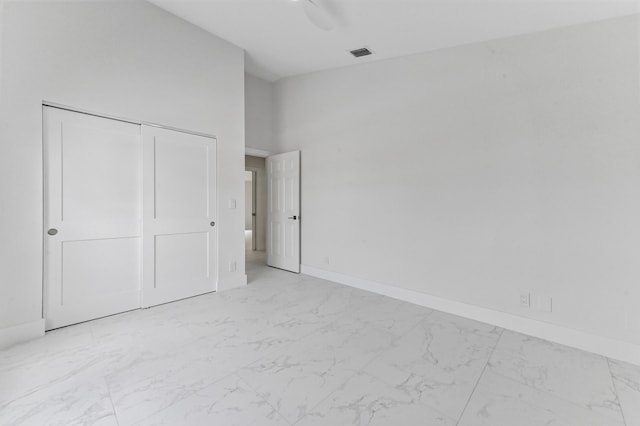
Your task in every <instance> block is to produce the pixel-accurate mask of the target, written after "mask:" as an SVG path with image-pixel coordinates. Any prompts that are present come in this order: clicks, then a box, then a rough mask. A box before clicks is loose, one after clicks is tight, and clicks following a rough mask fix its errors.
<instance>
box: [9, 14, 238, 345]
mask: <svg viewBox="0 0 640 426" xmlns="http://www.w3.org/2000/svg"><path fill="white" fill-rule="evenodd" d="M1 24H2V32H3V33H2V41H3V44H2V52H3V57H2V80H1V81H0V84H1V87H2V97H1V99H0V193H1V194H2V199H3V201H2V204H1V205H0V224H1V225H0V226H1V227H2V229H1V235H2V242H1V243H0V334H1V329H3V328H4V329H7V328H8V327H11V326H18V325H21V324H30V323H32V322H34V321H37V320H38V319H40V318H41V317H42V237H43V233H42V196H43V194H42V148H41V146H42V136H41V135H42V131H41V128H42V123H41V122H42V112H41V104H42V102H43V100H46V101H50V102H56V103H60V104H65V105H69V106H72V107H76V108H81V109H85V110H90V111H95V112H100V113H104V114H110V115H115V116H121V117H126V118H130V119H133V120H140V121H148V122H155V123H161V124H164V125H168V126H173V127H178V128H183V129H190V130H194V131H199V132H203V133H208V134H215V135H217V137H218V165H219V167H218V182H219V185H220V187H219V191H218V194H219V216H218V220H217V222H218V224H219V230H218V232H219V246H220V252H219V265H220V268H219V269H220V270H219V289H224V288H227V287H231V286H236V285H241V284H243V283H245V282H246V276H245V275H244V240H243V236H242V235H243V220H244V217H243V216H244V184H243V182H244V62H243V61H244V55H243V51H242V50H241V49H239V48H237V47H235V46H233V45H231V44H229V43H227V42H225V41H223V40H221V39H219V38H216V37H214V36H211V35H210V34H208V33H206V32H204V31H203V30H200V29H198V28H196V27H195V26H192V25H190V24H188V23H186V22H184V21H182V20H180V19H178V18H176V17H174V16H173V15H170V14H168V13H166V12H164V11H162V10H161V9H159V8H157V7H155V6H152V5H151V4H149V3H146V2H140V1H124V2H118V3H116V2H68V3H67V2H15V3H13V2H9V3H7V4H5V6H4V11H3V20H2V22H1ZM231 198H233V199H236V200H237V203H238V204H237V209H235V210H229V209H228V208H227V206H228V200H229V199H231ZM230 261H235V262H237V272H235V273H229V272H227V271H228V270H229V268H228V267H227V265H228V263H229V262H230Z"/></svg>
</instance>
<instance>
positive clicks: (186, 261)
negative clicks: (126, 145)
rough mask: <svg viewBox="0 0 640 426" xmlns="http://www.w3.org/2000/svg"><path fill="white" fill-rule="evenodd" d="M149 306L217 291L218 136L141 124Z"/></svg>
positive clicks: (146, 297)
mask: <svg viewBox="0 0 640 426" xmlns="http://www.w3.org/2000/svg"><path fill="white" fill-rule="evenodd" d="M142 135H143V151H144V154H143V157H144V160H143V164H144V177H143V181H144V197H143V198H144V208H143V210H144V213H143V217H144V218H143V223H144V225H143V226H144V231H143V235H144V237H143V252H144V253H143V259H144V260H143V263H144V269H143V281H144V285H143V297H142V305H143V306H144V307H148V306H153V305H157V304H160V303H165V302H170V301H172V300H177V299H182V298H185V297H190V296H195V295H198V294H202V293H207V292H211V291H215V289H216V282H217V278H216V277H217V268H216V259H217V238H216V229H217V228H216V225H217V224H216V217H217V215H216V140H215V139H213V138H210V137H205V136H199V135H194V134H190V133H183V132H178V131H173V130H167V129H163V128H158V127H153V126H145V125H143V126H142Z"/></svg>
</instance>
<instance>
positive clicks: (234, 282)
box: [216, 274, 248, 291]
mask: <svg viewBox="0 0 640 426" xmlns="http://www.w3.org/2000/svg"><path fill="white" fill-rule="evenodd" d="M247 282H248V280H247V274H242V275H240V276H238V277H237V278H236V279H228V280H225V281H224V282H220V281H218V286H217V290H216V291H225V290H230V289H232V288H238V287H244V286H246V285H247Z"/></svg>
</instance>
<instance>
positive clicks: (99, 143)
mask: <svg viewBox="0 0 640 426" xmlns="http://www.w3.org/2000/svg"><path fill="white" fill-rule="evenodd" d="M43 114H44V123H43V124H44V139H43V144H44V146H43V148H44V166H45V167H44V176H45V200H44V201H45V203H44V207H45V211H44V225H45V228H44V249H45V253H44V301H43V302H44V303H43V304H44V309H43V310H44V317H45V321H46V329H47V330H49V329H52V328H57V327H62V326H65V325H69V324H74V323H78V322H82V321H87V320H90V319H94V318H98V317H101V316H105V315H111V314H114V313H118V312H123V311H127V310H131V309H135V308H139V307H140V290H141V244H142V242H141V240H142V226H141V220H142V181H141V177H142V173H141V164H142V163H141V162H142V141H141V135H140V126H139V125H135V124H130V123H125V122H122V121H118V120H111V119H108V118H102V117H96V116H92V115H87V114H82V113H78V112H72V111H67V110H62V109H57V108H52V107H45V108H44V110H43Z"/></svg>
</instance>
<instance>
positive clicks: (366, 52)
mask: <svg viewBox="0 0 640 426" xmlns="http://www.w3.org/2000/svg"><path fill="white" fill-rule="evenodd" d="M372 53H373V52H371V51H370V50H369V49H367V48H366V47H362V48H360V49H356V50H352V51H351V54H352V55H353V56H355V57H356V58H359V57H361V56H367V55H371V54H372Z"/></svg>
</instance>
